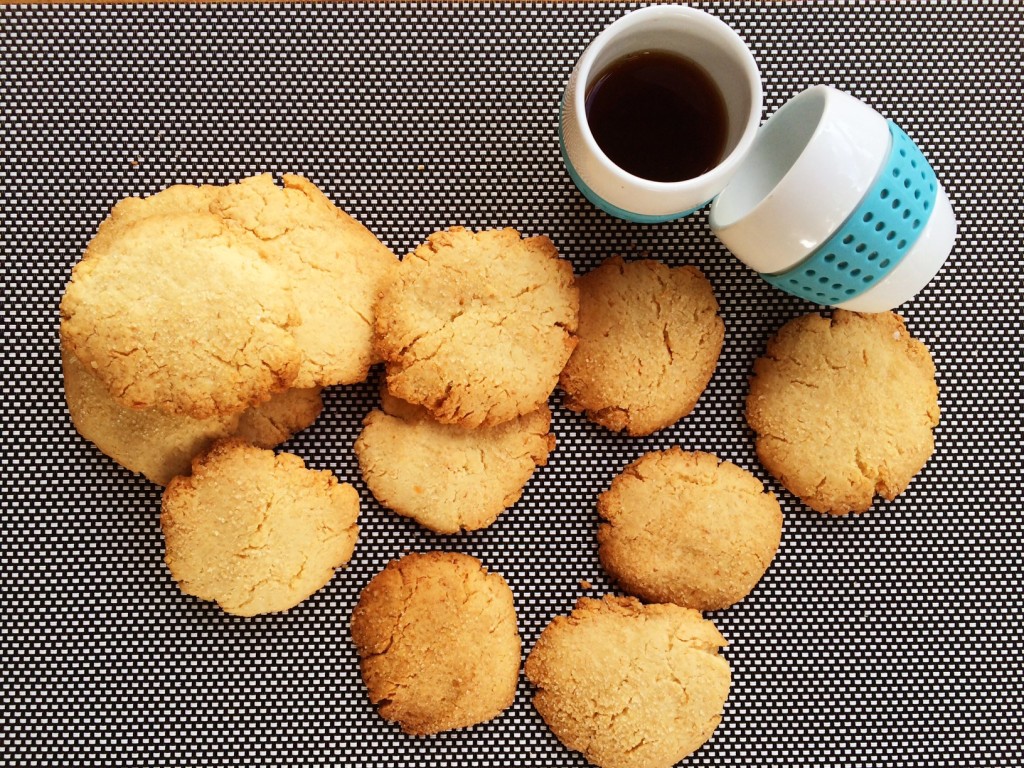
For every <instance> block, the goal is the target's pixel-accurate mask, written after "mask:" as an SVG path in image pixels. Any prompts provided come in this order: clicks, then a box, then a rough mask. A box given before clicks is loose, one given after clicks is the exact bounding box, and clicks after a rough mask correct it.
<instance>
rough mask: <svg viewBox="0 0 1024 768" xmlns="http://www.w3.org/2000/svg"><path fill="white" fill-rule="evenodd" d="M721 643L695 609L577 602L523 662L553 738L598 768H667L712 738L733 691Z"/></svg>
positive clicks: (626, 601)
mask: <svg viewBox="0 0 1024 768" xmlns="http://www.w3.org/2000/svg"><path fill="white" fill-rule="evenodd" d="M725 645H726V641H725V638H723V637H722V635H721V633H720V632H719V631H718V629H717V628H716V627H715V625H714V624H713V623H711V622H710V621H707V620H706V619H704V618H702V617H701V615H700V613H699V612H697V611H695V610H692V609H689V608H681V607H679V606H677V605H671V604H668V605H643V604H642V603H641V602H640V601H639V600H636V599H634V598H631V597H626V598H623V597H614V596H611V595H608V596H606V597H604V599H602V600H595V599H592V598H587V597H583V598H580V599H579V601H577V603H576V607H575V609H574V610H573V611H572V613H571V614H570V615H569V616H557V617H555V619H554V620H553V621H552V622H551V623H550V624H549V625H548V626H547V628H546V629H544V631H543V632H542V633H541V635H540V637H539V638H538V640H537V643H536V645H535V646H534V648H533V650H532V651H531V652H530V655H529V657H528V658H527V660H526V676H527V677H528V678H529V679H530V681H531V682H532V683H533V685H534V686H536V688H537V692H536V694H535V695H534V698H533V703H534V706H535V707H536V708H537V711H538V712H539V713H540V715H541V717H542V718H544V721H545V722H546V723H547V724H548V726H549V727H550V728H551V730H552V731H553V732H554V734H555V735H556V736H557V737H558V738H559V740H561V741H562V743H563V744H565V745H566V746H567V747H569V748H570V749H574V750H576V751H578V752H582V753H583V755H584V756H585V757H586V758H587V760H589V761H590V762H591V763H593V764H594V765H597V766H599V767H600V768H669V766H672V765H675V764H676V763H677V762H679V761H680V760H682V759H683V758H684V757H686V756H687V755H689V754H691V753H693V752H694V751H696V750H697V749H698V748H699V747H700V746H701V745H702V744H704V742H706V741H707V740H708V739H709V738H711V735H712V733H713V732H714V730H715V728H717V727H718V723H719V722H720V721H721V719H722V709H723V706H724V704H725V700H726V698H727V697H728V695H729V687H730V684H731V675H730V671H729V663H728V662H727V661H726V660H725V659H724V658H723V657H722V656H720V655H719V653H718V651H719V649H720V648H722V647H724V646H725Z"/></svg>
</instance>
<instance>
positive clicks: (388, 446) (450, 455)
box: [355, 396, 554, 533]
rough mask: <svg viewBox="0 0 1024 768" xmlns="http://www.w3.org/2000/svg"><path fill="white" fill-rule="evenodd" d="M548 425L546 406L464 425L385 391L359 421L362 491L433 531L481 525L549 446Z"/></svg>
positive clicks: (512, 496)
mask: <svg viewBox="0 0 1024 768" xmlns="http://www.w3.org/2000/svg"><path fill="white" fill-rule="evenodd" d="M388 411H390V412H388ZM396 412H397V414H396ZM393 414H396V415H393ZM550 428H551V411H550V410H549V409H548V407H547V405H546V404H545V405H542V406H541V407H540V408H539V409H537V410H536V411H534V412H532V413H529V414H526V415H524V416H519V417H517V418H515V419H512V420H511V421H507V422H505V423H503V424H498V425H496V426H492V427H479V428H477V429H472V430H467V429H463V428H462V427H459V426H456V425H451V424H441V423H439V422H437V421H434V419H432V418H431V417H430V416H429V414H428V413H427V412H426V411H425V410H424V409H422V408H419V407H417V406H412V405H410V404H408V403H403V402H402V401H400V400H398V398H394V397H391V396H389V397H386V398H385V400H384V410H374V411H371V412H370V413H369V415H367V417H366V418H365V419H364V420H363V431H362V432H361V433H360V435H359V438H358V439H357V440H356V442H355V452H356V456H357V457H358V459H359V467H360V469H361V471H362V475H363V480H364V481H365V482H366V486H367V488H369V489H370V492H371V493H372V494H373V495H374V497H375V498H376V499H377V501H379V502H380V503H381V504H382V505H383V506H385V507H388V508H389V509H391V510H394V511H395V512H397V513H398V514H399V515H402V516H404V517H409V518H412V519H413V520H415V521H416V522H418V523H419V524H420V525H422V526H424V527H425V528H429V529H430V530H432V531H434V532H436V533H458V532H459V531H463V530H466V531H472V530H478V529H480V528H486V527H487V526H489V525H490V524H491V523H493V522H494V521H495V519H497V517H498V515H499V514H501V512H503V511H504V510H505V509H507V508H508V507H510V506H512V505H513V504H515V502H516V501H518V500H519V497H520V496H521V495H522V491H523V487H524V486H525V485H526V483H527V481H528V480H529V479H530V477H531V476H532V475H533V471H534V469H536V468H537V467H538V466H543V465H544V464H546V463H547V458H548V454H549V453H550V451H551V450H553V449H554V435H552V434H551V432H550Z"/></svg>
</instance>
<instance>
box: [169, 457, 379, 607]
mask: <svg viewBox="0 0 1024 768" xmlns="http://www.w3.org/2000/svg"><path fill="white" fill-rule="evenodd" d="M358 515H359V496H358V494H357V493H356V491H355V489H354V488H353V487H352V486H351V485H348V484H343V483H339V482H338V480H337V479H336V478H335V477H334V475H333V474H332V473H331V472H329V471H326V470H319V471H318V470H311V469H307V468H306V466H305V464H304V463H303V461H302V459H300V458H299V457H298V456H294V455H292V454H289V453H281V454H276V455H275V454H274V452H273V451H268V450H264V449H262V448H257V447H255V446H253V445H250V444H248V443H246V442H244V441H242V440H238V439H227V440H221V441H219V442H217V443H215V444H214V446H213V448H211V449H210V451H209V452H208V453H206V454H204V455H202V456H200V457H199V458H197V459H196V460H195V461H194V462H193V465H192V475H191V476H190V477H176V478H174V479H173V480H171V482H170V483H169V484H168V485H167V488H165V489H164V494H163V503H162V511H161V514H160V525H161V527H162V529H163V533H164V539H165V542H166V547H167V549H166V556H165V559H166V562H167V566H168V568H169V569H170V571H171V576H172V577H173V578H174V580H175V581H176V582H178V586H179V587H180V588H181V590H182V591H183V592H185V593H186V594H189V595H195V596H196V597H198V598H199V599H201V600H212V601H216V602H217V603H218V604H219V605H220V607H221V608H222V609H223V610H224V611H226V612H227V613H232V614H236V615H239V616H254V615H256V614H262V613H273V612H276V611H285V610H288V609H289V608H292V607H294V606H296V605H298V604H299V603H301V602H302V601H303V600H305V599H306V598H307V597H309V596H310V595H312V594H313V593H314V592H316V591H317V590H319V589H320V588H321V587H323V586H324V585H325V584H326V583H327V582H328V581H330V579H331V577H332V576H333V575H334V571H335V569H336V568H340V567H341V566H343V565H345V564H346V563H348V561H349V559H350V558H351V557H352V552H353V550H354V548H355V544H356V538H357V536H358V533H359V528H358V526H357V525H356V519H357V517H358Z"/></svg>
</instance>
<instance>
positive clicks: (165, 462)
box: [61, 350, 239, 485]
mask: <svg viewBox="0 0 1024 768" xmlns="http://www.w3.org/2000/svg"><path fill="white" fill-rule="evenodd" d="M61 361H62V363H63V368H64V396H65V399H66V401H67V405H68V412H69V413H70V415H71V421H72V423H73V424H74V425H75V429H77V430H78V432H79V434H81V435H82V437H84V438H85V439H86V440H89V441H90V442H91V443H93V444H94V445H95V446H96V447H97V448H98V449H99V450H100V451H102V452H103V453H104V454H106V455H107V456H109V457H110V458H112V459H113V460H114V461H116V462H117V463H118V464H120V465H121V466H122V467H125V468H126V469H129V470H131V471H132V472H138V473H140V474H142V475H144V476H145V477H146V478H148V479H149V480H151V481H152V482H154V483H157V484H159V485H166V484H167V483H169V482H170V480H171V478H172V477H174V476H175V475H184V474H188V472H189V469H190V467H191V466H192V459H193V458H195V457H196V456H197V455H199V454H200V453H202V452H203V451H205V450H207V449H208V448H209V447H210V446H211V445H212V444H213V442H214V441H215V440H217V439H218V438H221V437H227V436H229V435H232V434H234V432H235V430H236V429H237V426H238V422H239V417H238V414H237V413H234V414H230V413H229V414H221V415H216V416H212V417H210V418H208V419H193V418H191V417H189V416H179V415H174V414H170V413H163V412H162V411H159V410H157V409H155V408H147V409H144V410H139V409H135V408H126V407H125V406H123V405H121V404H120V403H118V402H117V401H116V400H115V399H114V398H113V397H112V396H111V395H110V393H109V392H107V390H106V387H104V386H103V383H102V382H101V381H100V380H99V379H97V378H96V377H95V376H93V375H92V374H91V373H90V372H89V371H88V370H86V368H85V367H84V366H83V365H82V363H81V362H79V360H78V358H76V357H75V356H74V355H72V354H70V353H69V352H68V351H67V350H62V351H61Z"/></svg>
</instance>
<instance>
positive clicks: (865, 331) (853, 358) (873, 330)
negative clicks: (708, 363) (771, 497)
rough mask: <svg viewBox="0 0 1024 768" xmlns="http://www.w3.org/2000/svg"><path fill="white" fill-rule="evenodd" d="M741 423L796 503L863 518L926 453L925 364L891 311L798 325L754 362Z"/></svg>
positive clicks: (934, 413) (932, 396)
mask: <svg viewBox="0 0 1024 768" xmlns="http://www.w3.org/2000/svg"><path fill="white" fill-rule="evenodd" d="M747 421H748V422H749V424H750V426H751V427H752V428H753V429H754V431H755V432H756V433H757V455H758V457H759V458H760V459H761V462H762V463H763V464H764V466H765V468H766V469H768V471H769V472H771V473H772V474H773V475H774V476H775V477H776V478H777V479H778V480H779V481H780V482H781V483H782V484H783V485H784V486H785V487H786V488H787V489H788V490H789V491H790V492H792V493H793V494H794V495H796V496H798V497H799V498H800V499H801V500H802V501H803V502H804V503H805V504H807V505H808V506H809V507H811V508H812V509H815V510H817V511H819V512H826V513H829V514H833V515H843V514H846V513H848V512H863V511H865V510H867V509H868V508H869V507H870V506H871V503H872V501H873V499H874V496H875V494H876V493H877V494H879V495H881V496H882V497H883V498H886V499H890V500H891V499H894V498H895V497H896V496H897V495H898V494H900V493H902V492H903V490H904V489H906V487H907V485H908V484H909V483H910V480H911V479H912V478H913V477H914V475H915V474H917V473H918V472H919V471H920V470H921V468H922V467H924V465H925V463H926V462H927V461H928V458H929V457H930V456H931V454H932V450H933V449H934V445H935V443H934V439H933V437H932V429H933V428H934V427H935V426H936V425H937V424H938V423H939V403H938V388H937V386H936V384H935V366H934V364H933V362H932V358H931V355H930V354H929V352H928V348H927V347H925V345H924V344H922V343H921V342H920V341H918V340H916V339H914V338H913V337H911V335H910V333H909V332H908V331H907V328H906V326H905V325H904V323H903V320H902V318H900V317H899V316H898V315H895V314H893V313H892V312H882V313H879V314H870V315H869V314H857V313H853V312H846V311H843V310H836V311H835V313H834V314H833V316H832V317H831V318H828V317H823V316H821V315H818V314H811V315H805V316H803V317H798V318H796V319H794V320H791V321H790V322H788V323H786V324H785V325H784V326H783V327H782V328H781V329H780V330H779V332H778V333H777V334H776V335H775V336H774V337H773V338H772V339H771V340H770V341H769V342H768V349H767V352H766V354H765V355H764V356H763V357H761V358H759V359H758V360H757V361H756V362H755V363H754V375H753V377H752V378H751V381H750V392H749V394H748V396H747Z"/></svg>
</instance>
